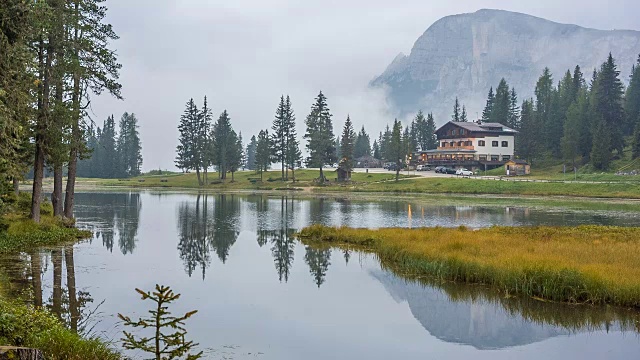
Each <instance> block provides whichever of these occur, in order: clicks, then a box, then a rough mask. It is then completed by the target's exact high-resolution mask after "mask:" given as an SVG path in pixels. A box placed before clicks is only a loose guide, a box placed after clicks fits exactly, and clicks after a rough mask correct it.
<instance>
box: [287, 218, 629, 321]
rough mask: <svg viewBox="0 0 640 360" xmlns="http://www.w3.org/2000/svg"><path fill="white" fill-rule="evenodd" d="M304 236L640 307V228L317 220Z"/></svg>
mask: <svg viewBox="0 0 640 360" xmlns="http://www.w3.org/2000/svg"><path fill="white" fill-rule="evenodd" d="M299 237H300V238H301V239H302V241H303V242H305V243H308V244H311V245H313V244H318V245H322V244H323V245H332V246H337V247H342V248H353V249H359V250H364V251H369V252H373V253H375V254H377V255H378V256H379V257H380V259H381V260H382V261H383V263H386V264H389V265H390V266H392V267H394V268H396V269H400V270H401V271H402V272H404V273H406V274H409V275H411V276H429V277H433V278H436V279H439V280H450V281H456V282H464V283H480V284H487V285H489V286H491V287H492V288H494V289H496V290H497V291H499V292H501V293H504V294H506V295H509V294H522V295H526V296H530V297H534V298H540V299H545V300H550V301H557V302H570V303H588V304H611V305H618V306H624V307H630V308H636V309H637V308H640V257H638V254H640V228H616V227H602V226H580V227H571V228H563V227H515V228H509V227H492V228H487V229H481V230H476V231H471V230H468V229H467V228H464V227H460V228H457V229H449V228H423V229H413V230H412V229H381V230H366V229H352V228H330V227H324V226H319V225H314V226H311V227H308V228H305V229H303V230H302V231H301V232H300V233H299Z"/></svg>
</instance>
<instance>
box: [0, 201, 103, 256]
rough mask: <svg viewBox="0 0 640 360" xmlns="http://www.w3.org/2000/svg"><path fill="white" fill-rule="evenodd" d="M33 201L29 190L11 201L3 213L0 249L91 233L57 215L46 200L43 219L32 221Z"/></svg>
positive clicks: (41, 244) (49, 243)
mask: <svg viewBox="0 0 640 360" xmlns="http://www.w3.org/2000/svg"><path fill="white" fill-rule="evenodd" d="M30 203H31V199H30V195H29V194H26V193H21V194H20V196H19V197H18V198H15V199H11V200H10V201H9V202H8V205H7V208H6V209H5V210H6V212H5V213H4V214H3V215H1V216H0V253H8V252H18V251H27V250H30V249H35V248H39V247H46V246H53V245H60V244H63V243H68V242H74V241H78V240H81V239H86V238H88V237H90V236H91V232H89V231H84V230H79V229H77V228H75V227H74V226H72V224H70V223H65V222H63V221H62V220H61V219H57V218H54V217H53V216H52V213H53V209H52V207H51V203H48V202H44V203H43V204H42V207H41V209H40V214H41V218H40V223H35V222H33V221H31V220H30V219H29V218H28V213H29V205H30Z"/></svg>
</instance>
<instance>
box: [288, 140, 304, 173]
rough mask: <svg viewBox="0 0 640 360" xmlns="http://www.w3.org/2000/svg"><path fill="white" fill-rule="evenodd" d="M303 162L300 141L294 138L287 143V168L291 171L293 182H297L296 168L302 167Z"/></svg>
mask: <svg viewBox="0 0 640 360" xmlns="http://www.w3.org/2000/svg"><path fill="white" fill-rule="evenodd" d="M301 162H302V152H301V151H300V143H298V139H297V138H296V137H295V136H293V137H291V139H290V140H289V141H288V142H287V166H288V168H289V169H291V177H292V179H293V181H294V182H295V181H296V167H300V165H301V164H300V163H301Z"/></svg>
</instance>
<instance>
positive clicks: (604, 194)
mask: <svg viewBox="0 0 640 360" xmlns="http://www.w3.org/2000/svg"><path fill="white" fill-rule="evenodd" d="M337 190H342V189H337ZM344 190H346V189H344ZM350 190H351V191H367V192H391V193H422V194H442V193H449V194H492V195H530V196H573V197H591V198H618V199H640V183H637V184H626V183H625V184H623V183H620V184H598V183H592V184H589V183H534V182H516V181H500V180H476V179H458V178H421V179H411V180H406V181H398V182H384V183H376V184H366V185H363V186H359V187H357V188H355V189H350Z"/></svg>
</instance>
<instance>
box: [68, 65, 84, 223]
mask: <svg viewBox="0 0 640 360" xmlns="http://www.w3.org/2000/svg"><path fill="white" fill-rule="evenodd" d="M73 116H74V119H73V126H72V130H71V137H72V138H73V140H72V142H71V150H70V151H69V168H68V169H67V188H66V193H65V196H64V217H66V218H67V219H72V218H73V205H74V201H75V195H76V176H77V173H78V156H79V153H78V149H79V147H80V142H81V141H82V139H81V138H82V133H81V131H80V76H79V75H78V74H76V75H74V79H73Z"/></svg>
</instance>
